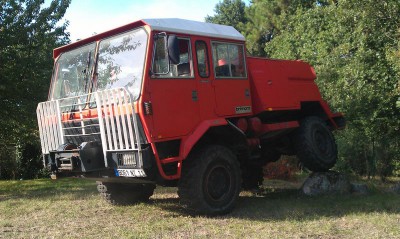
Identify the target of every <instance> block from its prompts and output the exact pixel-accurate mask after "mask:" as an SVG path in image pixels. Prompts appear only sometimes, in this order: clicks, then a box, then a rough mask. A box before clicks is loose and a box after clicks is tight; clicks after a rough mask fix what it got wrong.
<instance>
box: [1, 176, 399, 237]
mask: <svg viewBox="0 0 400 239" xmlns="http://www.w3.org/2000/svg"><path fill="white" fill-rule="evenodd" d="M300 184H301V182H283V181H278V180H273V181H267V182H266V184H265V191H264V192H263V193H261V194H258V195H254V194H252V193H250V192H242V193H241V197H240V200H239V202H238V205H237V207H236V209H235V211H234V212H232V213H231V214H228V215H226V216H221V217H215V218H208V217H203V216H195V215H190V214H189V213H188V212H187V211H186V210H185V209H184V208H183V207H182V206H181V205H179V200H178V197H177V195H176V189H175V188H157V190H156V193H155V194H154V195H153V197H152V198H151V200H150V203H147V204H144V203H142V204H138V205H134V206H125V207H124V206H111V205H108V204H107V203H105V202H104V201H102V200H101V199H100V197H99V196H98V194H97V192H96V186H95V182H93V181H89V180H82V179H61V180H57V181H51V180H43V179H42V180H27V181H0V238H63V239H64V238H225V239H226V238H400V206H399V205H400V195H395V194H390V193H385V192H384V189H383V188H384V187H387V185H381V184H378V183H375V182H372V183H370V185H371V187H373V188H374V189H373V190H372V193H370V194H369V195H343V196H321V197H305V196H301V195H300V194H299V193H298V190H297V188H298V187H299V185H300Z"/></svg>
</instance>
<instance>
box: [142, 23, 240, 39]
mask: <svg viewBox="0 0 400 239" xmlns="http://www.w3.org/2000/svg"><path fill="white" fill-rule="evenodd" d="M143 21H144V22H145V23H147V25H149V26H150V27H151V29H153V30H156V31H168V32H177V33H187V34H192V35H200V36H209V37H217V38H224V39H232V40H239V41H244V40H245V38H244V36H243V35H242V34H240V32H238V31H237V30H236V29H235V28H233V27H231V26H225V25H219V24H214V23H206V22H198V21H192V20H185V19H179V18H159V19H143Z"/></svg>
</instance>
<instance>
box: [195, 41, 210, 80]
mask: <svg viewBox="0 0 400 239" xmlns="http://www.w3.org/2000/svg"><path fill="white" fill-rule="evenodd" d="M196 56H197V69H198V70H199V75H200V76H201V77H209V76H210V71H209V64H208V54H207V44H206V43H205V42H204V41H196Z"/></svg>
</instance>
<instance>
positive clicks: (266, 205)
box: [0, 178, 400, 221]
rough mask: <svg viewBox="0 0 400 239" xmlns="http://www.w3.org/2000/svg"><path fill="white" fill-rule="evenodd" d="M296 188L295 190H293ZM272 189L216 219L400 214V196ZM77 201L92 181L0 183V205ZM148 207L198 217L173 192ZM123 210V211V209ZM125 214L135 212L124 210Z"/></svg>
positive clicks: (162, 192) (88, 193)
mask: <svg viewBox="0 0 400 239" xmlns="http://www.w3.org/2000/svg"><path fill="white" fill-rule="evenodd" d="M296 188H297V186H296ZM296 188H294V186H293V185H292V186H291V187H288V188H285V187H284V186H283V185H279V184H276V185H273V186H272V187H270V188H266V189H265V191H263V192H261V193H259V194H257V195H255V194H252V193H250V192H244V193H242V194H241V196H240V197H239V200H238V202H237V205H236V208H235V209H234V211H233V212H232V213H230V214H227V215H224V216H219V217H216V218H217V219H218V218H233V219H248V220H255V221H283V220H288V219H290V220H299V221H300V220H315V219H319V218H322V217H332V218H338V217H342V216H346V215H352V214H368V213H387V214H399V213H400V207H399V206H398V205H400V196H399V195H395V194H390V193H384V192H382V191H380V190H372V191H371V193H370V194H368V195H351V194H350V195H330V196H318V197H307V196H304V195H301V194H300V193H299V191H298V189H296ZM65 195H67V196H68V197H72V198H79V199H86V198H90V197H92V196H93V195H97V190H96V183H95V181H93V180H84V179H73V178H65V179H59V180H56V181H52V180H50V179H41V180H26V181H0V202H2V201H6V200H12V199H16V198H23V199H37V198H39V199H50V200H65V197H62V196H65ZM150 206H152V207H154V208H156V209H157V210H158V209H160V210H165V211H167V212H171V214H170V215H169V216H170V217H176V216H177V217H179V216H197V215H195V214H193V213H192V212H191V211H189V210H187V209H185V208H184V207H183V206H182V205H181V204H180V203H179V199H178V198H177V197H176V189H162V188H160V189H157V192H156V195H155V196H154V197H152V198H151V200H150ZM124 210H125V209H124ZM126 210H137V208H136V207H127V209H126Z"/></svg>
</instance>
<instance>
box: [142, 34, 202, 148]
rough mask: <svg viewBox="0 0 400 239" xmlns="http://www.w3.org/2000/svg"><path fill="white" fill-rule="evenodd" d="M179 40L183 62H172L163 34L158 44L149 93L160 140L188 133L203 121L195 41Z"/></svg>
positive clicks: (155, 134)
mask: <svg viewBox="0 0 400 239" xmlns="http://www.w3.org/2000/svg"><path fill="white" fill-rule="evenodd" d="M158 41H159V42H158ZM178 42H179V52H180V61H179V64H172V63H170V61H169V59H167V58H166V56H164V55H163V54H166V53H165V52H166V51H165V46H166V44H165V42H163V40H162V39H161V38H159V39H156V40H155V44H154V47H155V50H154V54H153V57H154V59H153V63H152V64H153V66H152V72H153V75H152V77H151V79H150V81H149V91H150V92H149V93H150V98H151V104H152V111H153V112H152V113H153V115H152V118H153V132H151V134H152V137H153V138H155V139H158V140H161V139H166V138H176V137H180V136H184V135H187V134H189V133H190V132H191V131H192V130H193V128H194V127H195V126H196V125H197V124H198V122H199V114H198V101H197V89H196V81H195V78H194V70H193V57H192V49H191V41H190V39H189V38H185V37H178ZM154 73H157V74H154Z"/></svg>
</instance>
